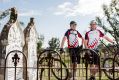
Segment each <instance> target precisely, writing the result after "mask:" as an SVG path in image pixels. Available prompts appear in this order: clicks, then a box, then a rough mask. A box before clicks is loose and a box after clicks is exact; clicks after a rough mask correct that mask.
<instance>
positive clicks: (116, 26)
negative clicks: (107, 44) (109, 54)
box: [96, 0, 119, 43]
mask: <svg viewBox="0 0 119 80" xmlns="http://www.w3.org/2000/svg"><path fill="white" fill-rule="evenodd" d="M103 11H104V15H105V16H106V23H108V24H107V25H106V23H103V21H102V19H101V18H100V17H97V18H96V20H97V22H98V25H99V26H100V27H102V28H103V29H104V31H105V32H106V33H109V34H111V35H112V36H113V37H114V38H115V40H116V43H119V0H112V2H111V4H110V5H109V6H107V5H103Z"/></svg>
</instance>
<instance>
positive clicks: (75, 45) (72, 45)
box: [60, 21, 84, 79]
mask: <svg viewBox="0 0 119 80" xmlns="http://www.w3.org/2000/svg"><path fill="white" fill-rule="evenodd" d="M76 26H77V23H76V22H75V21H71V22H70V29H68V30H67V31H66V33H65V35H64V37H63V39H62V42H61V49H60V52H61V53H62V52H64V50H63V46H64V43H65V41H66V39H67V41H68V49H69V55H70V58H71V65H70V67H71V71H70V75H69V79H74V78H75V76H76V67H77V64H79V63H80V55H79V51H80V49H81V46H79V41H78V38H81V39H82V43H83V42H84V39H83V37H82V36H81V34H80V33H79V32H78V31H77V30H76ZM73 77H74V78H73Z"/></svg>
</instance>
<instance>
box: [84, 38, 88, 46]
mask: <svg viewBox="0 0 119 80" xmlns="http://www.w3.org/2000/svg"><path fill="white" fill-rule="evenodd" d="M87 44H88V40H85V42H84V45H85V48H88V45H87Z"/></svg>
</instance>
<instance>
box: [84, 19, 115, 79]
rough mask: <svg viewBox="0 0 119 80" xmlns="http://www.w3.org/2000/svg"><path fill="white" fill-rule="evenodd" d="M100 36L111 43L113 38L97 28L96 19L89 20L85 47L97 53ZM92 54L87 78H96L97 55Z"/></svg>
mask: <svg viewBox="0 0 119 80" xmlns="http://www.w3.org/2000/svg"><path fill="white" fill-rule="evenodd" d="M101 37H102V38H104V39H106V40H107V41H109V42H111V43H113V40H111V39H110V38H108V37H107V36H105V35H104V34H103V33H102V32H101V31H100V30H98V29H97V23H96V21H95V20H92V21H91V22H90V31H88V32H86V34H85V47H86V48H88V49H92V50H94V51H95V52H97V53H98V49H97V47H98V46H99V40H100V38H101ZM92 54H93V56H92V58H93V61H92V62H91V63H90V64H91V66H90V72H91V77H90V79H89V80H96V79H95V74H96V73H97V72H98V67H99V66H98V65H99V56H98V55H96V54H95V53H92Z"/></svg>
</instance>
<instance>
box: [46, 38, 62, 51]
mask: <svg viewBox="0 0 119 80" xmlns="http://www.w3.org/2000/svg"><path fill="white" fill-rule="evenodd" d="M48 44H49V48H50V49H52V50H56V51H57V50H58V48H59V47H60V40H59V39H58V38H55V37H53V38H51V40H50V41H49V42H48Z"/></svg>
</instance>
